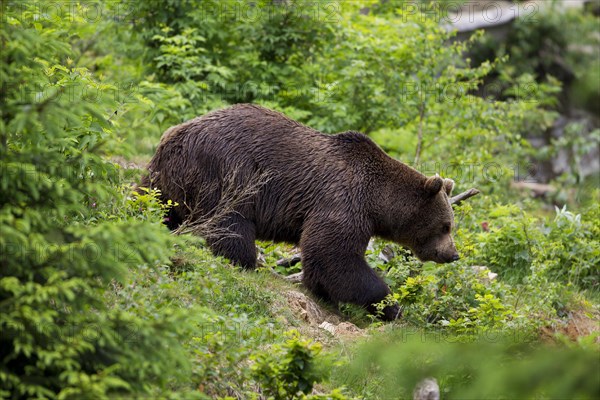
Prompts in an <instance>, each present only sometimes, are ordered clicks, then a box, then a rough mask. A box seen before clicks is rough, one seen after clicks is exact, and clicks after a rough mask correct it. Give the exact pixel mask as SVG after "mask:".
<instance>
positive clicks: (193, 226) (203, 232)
mask: <svg viewBox="0 0 600 400" xmlns="http://www.w3.org/2000/svg"><path fill="white" fill-rule="evenodd" d="M240 175H241V171H240V170H234V171H232V172H231V173H229V174H227V176H225V177H224V178H223V180H222V181H221V182H214V183H213V184H212V185H210V186H209V187H205V188H203V190H202V192H201V193H199V194H198V195H197V196H196V199H195V201H194V202H193V203H192V204H188V199H187V196H186V191H185V190H184V185H178V186H179V187H180V189H182V191H183V193H184V204H183V206H185V207H186V208H187V210H188V212H189V214H188V216H187V218H186V220H185V221H184V222H183V223H182V224H181V225H180V226H179V227H178V228H177V229H176V230H175V231H174V233H175V234H183V233H192V234H194V235H197V236H201V237H203V238H205V239H219V238H221V239H222V238H224V237H231V236H237V234H236V233H235V232H233V231H232V230H231V229H230V227H227V226H223V223H222V222H223V221H224V220H225V218H227V217H228V216H229V215H231V214H232V213H237V212H238V210H239V209H240V207H243V206H244V205H247V204H249V203H251V202H252V201H254V197H255V196H256V195H257V194H258V192H259V191H260V190H261V189H262V188H263V186H264V185H265V184H267V183H268V182H269V181H270V180H271V177H272V176H271V175H270V174H268V173H259V172H257V173H255V174H253V175H252V176H250V177H245V178H241V176H240ZM176 184H177V183H176ZM215 191H216V192H219V193H221V198H220V200H219V202H218V205H217V206H216V207H215V208H213V209H212V210H206V209H204V208H203V207H202V205H203V204H206V203H207V202H208V201H207V199H208V198H209V196H211V195H212V194H213V193H215Z"/></svg>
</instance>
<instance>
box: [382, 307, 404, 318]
mask: <svg viewBox="0 0 600 400" xmlns="http://www.w3.org/2000/svg"><path fill="white" fill-rule="evenodd" d="M401 316H402V308H401V307H400V306H399V305H398V304H393V305H391V306H387V307H385V308H384V309H383V315H381V317H380V318H381V319H382V320H384V321H395V320H396V319H398V318H400V317H401Z"/></svg>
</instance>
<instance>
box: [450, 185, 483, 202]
mask: <svg viewBox="0 0 600 400" xmlns="http://www.w3.org/2000/svg"><path fill="white" fill-rule="evenodd" d="M479 193H480V192H479V190H477V189H475V188H471V189H469V190H467V191H466V192H462V193H459V194H457V195H456V196H453V197H451V198H450V204H452V205H457V204H460V203H462V202H463V201H464V200H466V199H468V198H469V197H473V196H475V195H476V194H479Z"/></svg>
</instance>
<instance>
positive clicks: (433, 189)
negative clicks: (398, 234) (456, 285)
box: [406, 175, 459, 263]
mask: <svg viewBox="0 0 600 400" xmlns="http://www.w3.org/2000/svg"><path fill="white" fill-rule="evenodd" d="M453 188H454V181H452V180H451V179H442V178H440V177H439V176H438V175H436V176H432V177H430V178H428V179H427V180H426V181H425V183H424V186H423V187H422V195H421V204H420V207H418V209H417V210H416V212H415V214H414V215H413V218H412V227H411V237H410V238H407V239H406V241H407V243H406V244H407V245H408V247H410V249H411V250H412V251H413V253H415V255H416V256H417V257H418V258H419V259H420V260H421V261H435V262H437V263H449V262H453V261H456V260H458V259H459V255H458V252H457V251H456V247H455V246H454V240H453V239H452V229H453V228H454V212H453V211H452V205H451V204H450V195H451V193H452V189H453Z"/></svg>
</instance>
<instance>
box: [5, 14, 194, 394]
mask: <svg viewBox="0 0 600 400" xmlns="http://www.w3.org/2000/svg"><path fill="white" fill-rule="evenodd" d="M38 6H39V5H38V4H37V3H35V2H31V3H19V4H17V3H10V4H8V3H2V5H1V7H2V15H3V16H4V18H5V23H3V24H2V27H1V30H0V35H1V40H2V42H3V46H4V45H5V46H4V50H3V52H2V80H3V87H2V90H3V93H2V98H1V99H0V108H1V109H2V119H1V123H0V170H1V171H2V174H1V179H0V254H1V255H2V256H1V259H0V263H1V265H2V268H1V269H0V332H1V333H0V359H2V367H1V368H0V387H1V390H0V395H1V396H2V397H3V398H33V397H36V398H38V397H39V398H91V397H93V398H109V397H110V396H112V395H126V394H141V393H149V392H150V388H151V387H158V388H161V387H164V385H165V384H166V382H167V380H168V376H169V375H171V374H172V372H173V371H180V373H181V374H183V375H185V373H186V371H187V372H189V369H188V368H187V361H186V359H185V357H184V356H183V352H182V350H183V349H182V347H181V346H180V345H179V343H178V336H179V334H180V333H181V332H182V329H183V328H184V327H185V326H186V324H185V322H184V321H183V320H182V319H181V314H180V313H169V314H157V315H154V316H153V318H151V319H146V318H143V317H142V316H140V315H138V314H136V313H132V312H128V311H125V310H121V309H110V308H109V307H108V306H107V304H106V303H105V302H104V295H105V293H106V291H107V289H108V287H109V284H110V283H117V282H120V283H123V282H124V281H125V279H126V276H127V275H128V273H129V268H135V267H137V266H140V265H149V266H152V267H153V266H154V265H155V264H156V263H166V262H168V255H169V253H170V248H171V247H172V245H173V239H172V238H171V237H170V236H169V235H168V233H167V232H166V231H165V229H164V228H163V227H162V226H160V223H157V222H154V223H148V222H141V221H139V220H136V219H133V218H127V217H122V218H119V219H113V220H110V221H107V220H97V219H95V217H97V216H98V215H99V214H100V213H99V211H98V210H99V209H101V208H102V209H104V208H107V207H110V206H111V205H112V204H113V199H114V198H119V194H118V192H117V190H115V186H116V185H117V184H118V183H119V179H120V178H119V174H118V169H117V168H116V167H115V166H114V165H113V164H111V163H109V162H107V161H105V160H104V158H103V157H102V155H103V154H102V145H103V144H104V143H110V141H111V134H112V132H111V127H112V126H111V123H110V118H109V116H110V113H112V110H114V106H115V104H114V103H113V102H112V101H111V99H110V98H107V97H106V96H99V97H98V98H96V99H94V101H91V100H90V99H88V98H82V99H77V100H74V99H73V98H72V97H71V96H70V95H69V93H71V92H70V90H72V89H73V88H75V89H77V93H80V92H79V91H81V93H92V92H94V93H96V91H97V89H99V86H101V84H100V83H98V82H97V81H96V80H95V79H94V77H93V75H92V74H91V72H90V71H88V70H87V69H85V68H81V67H77V66H75V65H73V61H72V60H73V59H75V58H76V55H75V54H74V53H73V52H72V48H71V45H70V42H69V40H70V39H71V36H70V35H71V34H72V33H71V32H70V28H72V26H71V25H69V24H70V23H74V24H77V23H78V22H79V21H78V19H77V18H78V17H77V15H68V16H64V15H63V16H62V17H64V19H63V18H61V16H60V15H45V16H44V18H39V17H40V16H39V15H38V14H37V7H38ZM52 10H54V9H53V8H52ZM72 21H74V22H72ZM32 54H35V57H32ZM10 85H16V86H17V88H18V90H8V91H5V89H7V88H8V87H10Z"/></svg>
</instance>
